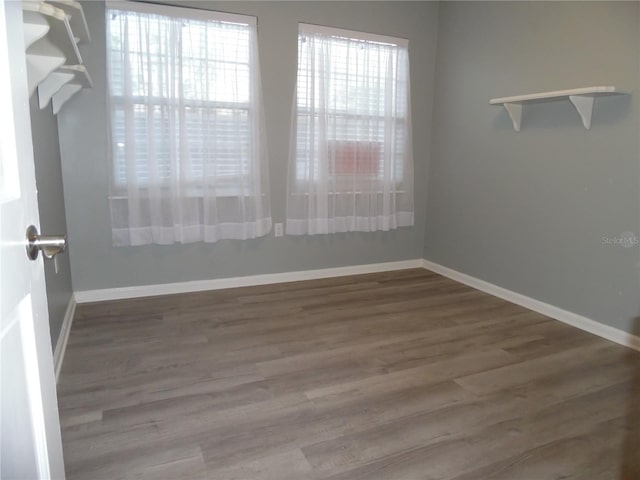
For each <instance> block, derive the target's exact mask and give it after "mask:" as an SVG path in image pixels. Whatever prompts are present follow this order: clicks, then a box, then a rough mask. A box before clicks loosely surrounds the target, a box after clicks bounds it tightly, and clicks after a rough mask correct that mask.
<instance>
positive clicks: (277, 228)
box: [273, 223, 284, 237]
mask: <svg viewBox="0 0 640 480" xmlns="http://www.w3.org/2000/svg"><path fill="white" fill-rule="evenodd" d="M273 233H274V234H275V236H276V237H281V236H282V235H284V228H283V227H282V224H281V223H275V224H274V225H273Z"/></svg>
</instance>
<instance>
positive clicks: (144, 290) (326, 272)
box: [75, 259, 423, 303]
mask: <svg viewBox="0 0 640 480" xmlns="http://www.w3.org/2000/svg"><path fill="white" fill-rule="evenodd" d="M422 262H423V261H422V259H415V260H403V261H399V262H386V263H373V264H367V265H353V266H349V267H336V268H322V269H318V270H303V271H300V272H285V273H269V274H264V275H250V276H246V277H232V278H219V279H213V280H197V281H191V282H180V283H162V284H157V285H140V286H138V287H123V288H105V289H101V290H84V291H79V292H75V300H76V302H78V303H88V302H102V301H105V300H123V299H127V298H138V297H153V296H156V295H171V294H175V293H189V292H201V291H206V290H220V289H223V288H236V287H249V286H254V285H267V284H272V283H285V282H298V281H301V280H317V279H320V278H330V277H344V276H348V275H360V274H363V273H377V272H388V271H392V270H406V269H408V268H422V267H423V265H422Z"/></svg>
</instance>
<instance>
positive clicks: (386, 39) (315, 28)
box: [298, 22, 409, 48]
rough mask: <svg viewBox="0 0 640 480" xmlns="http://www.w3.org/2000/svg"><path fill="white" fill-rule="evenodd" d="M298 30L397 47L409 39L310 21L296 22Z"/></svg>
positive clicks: (404, 44) (405, 45)
mask: <svg viewBox="0 0 640 480" xmlns="http://www.w3.org/2000/svg"><path fill="white" fill-rule="evenodd" d="M298 32H299V33H301V34H304V33H322V34H326V35H331V36H334V37H343V38H349V39H356V40H364V41H367V42H376V43H384V44H387V45H397V46H398V47H405V48H408V47H409V40H407V39H406V38H401V37H390V36H386V35H378V34H376V33H368V32H360V31H356V30H347V29H344V28H334V27H325V26H323V25H315V24H312V23H302V22H301V23H298Z"/></svg>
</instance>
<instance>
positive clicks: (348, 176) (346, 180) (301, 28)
mask: <svg viewBox="0 0 640 480" xmlns="http://www.w3.org/2000/svg"><path fill="white" fill-rule="evenodd" d="M307 34H310V35H313V34H321V35H325V36H329V37H335V38H336V40H338V41H339V39H341V38H342V39H345V40H347V41H362V42H363V43H375V44H381V45H388V46H389V47H399V48H403V49H405V50H406V51H407V55H408V50H409V40H408V39H406V38H402V37H392V36H387V35H379V34H374V33H369V32H362V31H357V30H349V29H342V28H334V27H328V26H323V25H317V24H310V23H304V22H299V23H298V37H297V38H298V45H300V41H301V37H304V36H305V35H307ZM303 41H307V40H303ZM300 54H301V52H300V50H299V49H298V57H297V68H296V98H295V101H294V109H295V114H296V131H295V133H296V138H295V139H294V141H295V143H294V145H295V155H296V168H295V174H294V178H295V183H296V185H298V186H300V187H302V188H304V186H305V185H308V184H310V183H313V180H310V179H309V178H308V176H307V175H304V173H303V174H302V175H301V174H300V173H299V172H298V166H299V165H300V164H299V163H298V161H297V158H298V138H299V136H298V133H297V132H298V129H297V127H299V125H300V124H299V121H298V118H300V117H308V118H311V117H313V116H314V115H313V109H314V107H309V106H304V107H303V106H300V104H299V100H298V98H299V97H298V95H299V92H298V85H299V84H298V81H299V77H300V72H301V62H300ZM407 61H408V58H407ZM406 82H407V88H409V85H410V79H409V78H408V77H407V79H406ZM410 101H411V98H410V94H409V95H408V96H407V106H406V112H405V115H404V116H402V117H397V118H395V119H394V121H395V123H396V124H398V125H402V126H403V128H404V132H405V135H410V134H409V133H408V131H409V129H410V128H411V126H410V124H411V119H410V113H409V112H410V110H411V106H410V104H409V102H410ZM328 115H329V116H331V117H333V118H348V117H355V118H356V119H360V118H361V117H364V115H361V114H358V113H355V112H352V111H349V110H343V109H338V108H337V109H335V110H331V111H330V112H328ZM369 117H370V116H369ZM377 118H379V119H383V118H384V115H380V116H378V117H377ZM410 141H411V138H410V137H409V138H408V139H407V142H410ZM338 142H347V143H358V142H362V143H380V144H381V145H382V148H384V141H376V140H366V139H362V140H361V139H359V138H355V139H353V138H348V139H343V138H328V139H327V148H328V149H330V148H331V145H332V144H334V143H338ZM410 150H411V146H410V145H407V149H405V151H404V152H403V155H404V156H405V158H404V159H403V161H402V162H401V163H402V165H403V169H402V170H403V173H402V175H401V176H399V177H397V178H395V180H394V184H393V185H392V190H393V191H394V192H396V193H403V192H404V188H403V184H404V182H405V178H404V175H405V172H404V170H405V168H404V162H405V161H406V160H407V158H406V157H407V156H408V157H409V158H408V160H409V161H411V157H412V155H411V153H410ZM379 165H380V171H379V172H378V173H377V174H372V173H370V172H369V173H367V172H363V173H344V172H342V173H338V172H329V176H330V178H332V180H333V183H334V186H335V187H336V191H333V192H329V195H341V194H349V195H350V194H354V193H367V194H373V193H376V192H375V191H366V192H360V191H358V192H354V191H353V190H349V189H346V190H345V189H343V188H342V187H341V185H349V184H350V183H352V182H351V180H352V179H353V178H354V176H358V177H362V178H365V177H368V178H373V177H375V178H376V179H378V180H381V179H383V178H384V176H385V173H384V160H383V158H382V156H381V157H380V159H379ZM396 165H397V164H396V163H395V162H394V163H393V165H392V168H396ZM384 188H385V187H384V186H382V187H378V192H377V193H380V194H381V193H383V191H382V189H384ZM291 193H292V194H293V195H306V193H303V192H296V191H292V192H291Z"/></svg>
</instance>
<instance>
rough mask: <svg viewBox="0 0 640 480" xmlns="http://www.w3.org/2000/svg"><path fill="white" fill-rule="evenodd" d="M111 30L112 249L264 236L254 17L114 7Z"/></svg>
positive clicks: (114, 4)
mask: <svg viewBox="0 0 640 480" xmlns="http://www.w3.org/2000/svg"><path fill="white" fill-rule="evenodd" d="M106 20H107V66H108V79H109V113H110V128H111V131H110V141H111V155H110V157H111V167H112V175H113V176H112V180H111V194H112V196H111V210H112V223H113V225H112V227H113V229H112V230H113V237H114V243H115V244H117V245H139V244H146V243H162V244H164V243H174V242H184V243H187V242H193V241H210V242H214V241H217V240H219V239H222V238H252V237H256V236H260V235H265V234H266V233H268V231H269V230H270V227H271V219H270V213H269V197H268V177H267V158H266V149H265V142H264V141H263V134H264V131H263V130H264V129H263V125H262V106H261V95H260V77H259V68H258V65H259V64H258V51H257V40H256V21H255V18H254V17H247V16H239V15H229V14H222V13H218V12H210V11H202V10H195V9H185V8H176V7H166V6H159V5H151V4H141V3H133V2H131V3H129V2H111V3H108V10H107V19H106Z"/></svg>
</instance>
